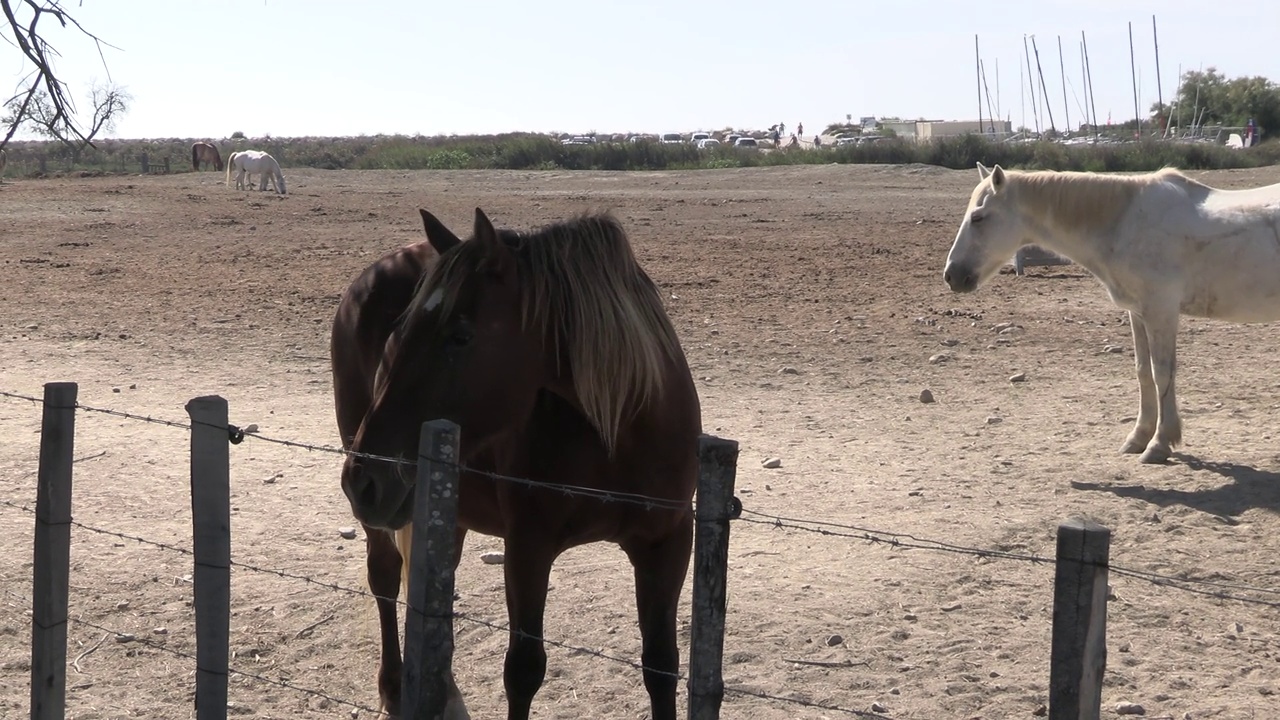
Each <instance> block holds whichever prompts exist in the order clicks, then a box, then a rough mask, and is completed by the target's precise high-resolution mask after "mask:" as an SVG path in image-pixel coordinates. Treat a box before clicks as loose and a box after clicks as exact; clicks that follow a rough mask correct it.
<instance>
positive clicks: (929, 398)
mask: <svg viewBox="0 0 1280 720" xmlns="http://www.w3.org/2000/svg"><path fill="white" fill-rule="evenodd" d="M920 402H922V403H924V404H925V405H928V404H929V403H931V402H933V393H932V392H930V390H929V388H925V389H924V390H921V391H920Z"/></svg>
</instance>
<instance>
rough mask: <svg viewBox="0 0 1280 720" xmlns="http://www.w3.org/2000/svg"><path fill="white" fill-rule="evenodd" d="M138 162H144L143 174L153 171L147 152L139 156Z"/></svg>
mask: <svg viewBox="0 0 1280 720" xmlns="http://www.w3.org/2000/svg"><path fill="white" fill-rule="evenodd" d="M138 162H139V163H141V164H142V174H143V175H146V174H148V173H150V172H151V162H150V159H149V158H148V157H147V154H146V153H142V154H141V155H139V156H138Z"/></svg>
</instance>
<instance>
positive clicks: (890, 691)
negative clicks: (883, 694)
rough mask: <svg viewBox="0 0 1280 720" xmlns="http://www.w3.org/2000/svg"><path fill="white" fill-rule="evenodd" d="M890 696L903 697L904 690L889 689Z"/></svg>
mask: <svg viewBox="0 0 1280 720" xmlns="http://www.w3.org/2000/svg"><path fill="white" fill-rule="evenodd" d="M889 694H890V695H901V694H902V690H901V689H899V688H889Z"/></svg>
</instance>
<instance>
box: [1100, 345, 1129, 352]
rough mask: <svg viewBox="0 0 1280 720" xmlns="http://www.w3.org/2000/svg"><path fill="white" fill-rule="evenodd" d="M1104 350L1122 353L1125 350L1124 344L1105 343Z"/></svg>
mask: <svg viewBox="0 0 1280 720" xmlns="http://www.w3.org/2000/svg"><path fill="white" fill-rule="evenodd" d="M1102 352H1109V353H1122V352H1124V346H1123V345H1103V346H1102Z"/></svg>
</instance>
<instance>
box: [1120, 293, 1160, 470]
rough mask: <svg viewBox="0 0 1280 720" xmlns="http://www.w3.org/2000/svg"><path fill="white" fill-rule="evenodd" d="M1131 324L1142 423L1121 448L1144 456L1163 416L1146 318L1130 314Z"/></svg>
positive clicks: (1135, 427) (1139, 412) (1139, 416)
mask: <svg viewBox="0 0 1280 720" xmlns="http://www.w3.org/2000/svg"><path fill="white" fill-rule="evenodd" d="M1129 325H1130V326H1131V327H1132V329H1133V357H1134V364H1135V365H1136V366H1137V370H1138V420H1137V422H1135V423H1134V425H1133V430H1132V431H1130V432H1129V437H1127V438H1125V441H1124V445H1123V446H1121V447H1120V452H1122V453H1134V454H1136V453H1140V452H1142V451H1143V450H1146V448H1147V443H1149V442H1151V438H1152V436H1154V435H1155V434H1156V420H1157V419H1158V418H1159V415H1160V405H1159V402H1158V401H1157V394H1156V381H1155V376H1154V375H1152V372H1151V344H1150V343H1149V342H1147V325H1146V323H1145V322H1144V321H1143V320H1142V316H1141V315H1139V314H1137V313H1135V312H1132V311H1130V312H1129Z"/></svg>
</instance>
